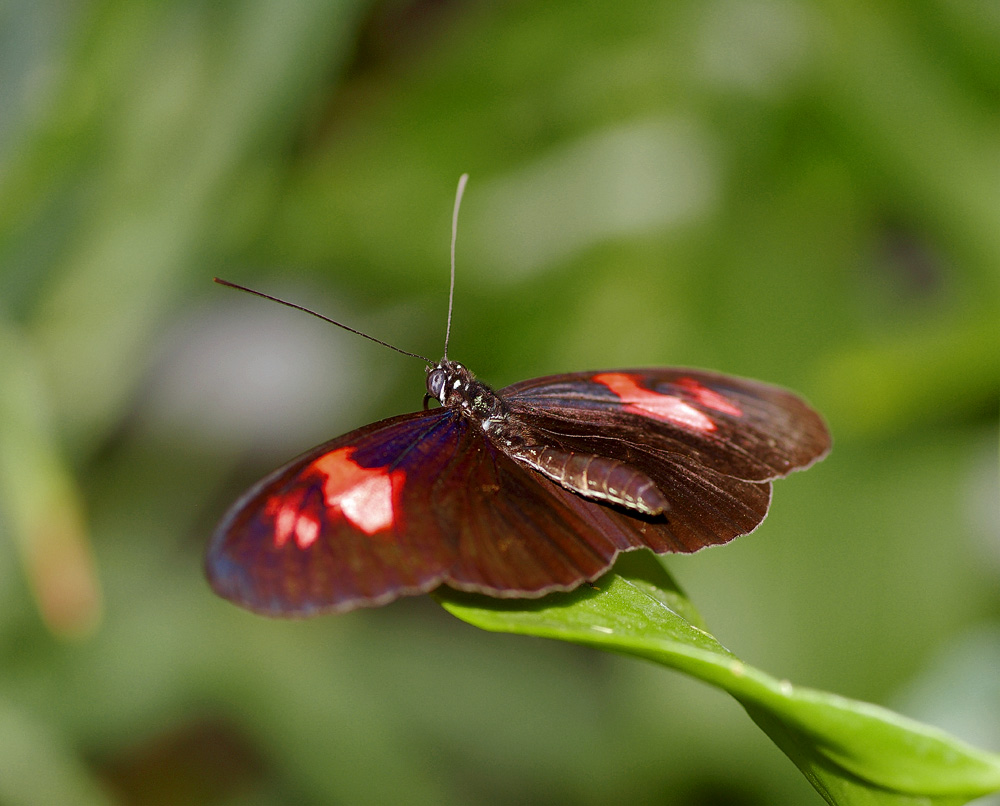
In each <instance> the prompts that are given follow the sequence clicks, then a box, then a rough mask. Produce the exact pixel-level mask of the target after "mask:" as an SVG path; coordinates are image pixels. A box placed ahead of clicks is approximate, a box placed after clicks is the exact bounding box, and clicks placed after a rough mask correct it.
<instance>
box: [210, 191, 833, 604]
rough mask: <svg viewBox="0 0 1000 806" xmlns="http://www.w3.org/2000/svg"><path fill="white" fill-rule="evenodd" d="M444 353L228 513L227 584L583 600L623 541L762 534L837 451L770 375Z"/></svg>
mask: <svg viewBox="0 0 1000 806" xmlns="http://www.w3.org/2000/svg"><path fill="white" fill-rule="evenodd" d="M464 179H465V177H463V181H462V182H461V183H460V185H459V194H458V197H457V199H456V205H455V215H456V216H457V210H458V200H459V199H460V198H461V191H462V188H463V187H464ZM219 282H222V283H223V284H224V285H230V286H233V287H236V288H239V289H241V290H244V291H250V293H254V294H257V295H259V296H265V297H267V296H268V295H266V294H261V293H260V292H256V291H251V290H250V289H247V288H244V287H243V286H237V285H235V284H233V283H228V282H225V281H219ZM453 290H454V219H453V234H452V294H453ZM268 298H270V299H274V298H272V297H268ZM276 301H279V302H284V301H283V300H276ZM284 304H288V305H290V306H291V307H295V308H301V306H298V305H295V304H292V303H287V302H285V303H284ZM450 308H451V303H450V302H449V323H450ZM302 310H307V309H304V308H302ZM309 313H314V312H313V311H309ZM316 315H317V316H320V318H324V319H325V318H326V317H323V316H321V315H319V314H316ZM328 321H332V320H328ZM334 324H338V325H340V323H337V322H335V323H334ZM340 326H341V327H344V326H343V325H340ZM347 329H349V330H352V329H351V328H347ZM449 331H450V326H449ZM353 332H358V331H353ZM360 335H364V336H365V337H366V338H372V337H370V336H367V335H366V334H360ZM372 340H374V341H378V340H377V339H372ZM380 343H383V344H384V342H380ZM445 345H446V346H445V358H443V359H442V360H441V361H438V362H430V361H427V359H423V360H424V361H427V364H428V366H427V377H426V393H425V397H424V409H423V410H422V411H417V412H414V413H411V414H403V415H400V416H397V417H391V418H389V419H386V420H382V421H380V422H377V423H373V424H371V425H368V426H365V427H363V428H359V429H358V430H356V431H352V432H350V433H348V434H345V435H344V436H341V437H338V438H336V439H334V440H332V441H330V442H327V443H325V444H323V445H320V446H318V447H316V448H313V449H312V450H310V451H308V452H306V453H305V454H303V455H301V456H300V457H298V458H297V459H295V460H293V461H292V462H290V463H288V464H287V465H285V466H284V467H281V468H280V469H278V470H276V471H275V472H273V473H272V474H271V475H269V476H267V477H266V478H264V479H263V480H262V481H260V482H258V483H257V484H256V485H254V486H253V487H252V488H251V489H250V490H249V491H248V492H247V493H245V494H244V495H243V496H242V497H241V498H240V499H239V500H238V501H237V502H236V503H235V504H234V505H233V506H232V507H231V508H230V509H229V511H228V512H227V513H226V514H225V516H224V517H223V519H222V521H221V523H220V524H219V526H218V528H217V529H216V531H215V533H214V535H213V536H212V539H211V541H210V544H209V547H208V551H207V555H206V563H205V564H206V572H207V575H208V579H209V581H210V584H211V585H212V587H213V589H214V590H215V591H216V593H218V594H219V595H221V596H223V597H224V598H226V599H229V600H231V601H232V602H235V603H236V604H238V605H240V606H242V607H245V608H247V609H248V610H251V611H254V612H257V613H261V614H264V615H268V616H286V617H304V616H311V615H316V614H320V613H327V612H343V611H347V610H351V609H354V608H357V607H373V606H378V605H383V604H386V603H388V602H391V601H393V600H394V599H397V598H399V597H401V596H408V595H413V594H420V593H425V592H428V591H430V590H433V589H434V588H436V587H438V586H439V585H448V586H450V587H453V588H457V589H460V590H465V591H474V592H478V593H484V594H488V595H490V596H495V597H504V598H510V597H538V596H542V595H544V594H547V593H550V592H553V591H568V590H572V589H574V588H576V587H578V586H579V585H581V584H582V583H584V582H587V581H592V580H595V579H596V578H597V577H599V576H601V575H602V574H603V573H605V572H606V571H607V570H608V569H609V568H610V567H611V565H612V564H613V563H614V560H615V558H616V556H617V555H618V554H619V553H620V552H623V551H631V550H634V549H639V548H648V549H652V550H653V551H654V552H656V553H659V554H663V553H669V552H693V551H697V550H699V549H701V548H704V547H706V546H712V545H719V544H723V543H727V542H729V541H730V540H732V539H733V538H735V537H738V536H740V535H744V534H747V533H749V532H751V531H753V530H754V529H755V528H756V527H757V526H758V525H759V524H760V523H761V521H763V519H764V516H765V515H766V514H767V510H768V506H769V503H770V499H771V481H772V480H773V479H776V478H780V477H782V476H786V475H788V474H789V473H791V472H792V471H794V470H800V469H803V468H806V467H809V466H810V465H811V464H813V463H814V462H816V461H818V460H819V459H821V458H823V457H824V456H825V455H826V453H827V452H828V451H829V449H830V444H831V440H830V434H829V431H828V430H827V427H826V425H825V423H824V422H823V419H822V418H821V417H820V415H819V414H818V413H817V412H816V411H814V410H813V409H812V408H811V407H810V406H809V405H808V404H807V403H805V402H804V401H803V400H802V399H801V398H799V397H798V396H796V395H795V394H793V393H792V392H789V391H787V390H784V389H781V388H779V387H776V386H771V385H768V384H765V383H761V382H759V381H755V380H749V379H743V378H736V377H731V376H727V375H721V374H717V373H714V372H708V371H703V370H693V369H677V368H672V369H624V370H604V371H597V372H576V373H570V374H563V375H552V376H548V377H543V378H536V379H533V380H528V381H522V382H520V383H516V384H514V385H512V386H508V387H506V388H503V389H500V390H494V389H492V388H491V387H490V386H488V385H487V384H485V383H483V382H482V381H480V380H479V379H477V378H476V377H475V376H474V375H473V374H472V372H470V371H469V370H468V369H467V368H466V367H465V366H463V365H462V364H460V363H458V362H456V361H452V360H450V359H448V358H447V336H446V339H445ZM386 346H390V347H391V345H386ZM392 349H396V350H398V348H395V347H393V348H392ZM399 352H405V351H403V350H399ZM407 354H408V355H415V354H413V353H407ZM416 357H418V358H423V357H422V356H416ZM431 400H433V401H437V402H438V403H439V404H440V405H439V406H438V407H435V408H428V406H427V404H428V401H431Z"/></svg>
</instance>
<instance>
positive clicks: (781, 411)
mask: <svg viewBox="0 0 1000 806" xmlns="http://www.w3.org/2000/svg"><path fill="white" fill-rule="evenodd" d="M501 395H503V397H504V399H505V400H506V401H507V402H508V404H509V405H510V406H511V408H512V409H513V410H514V411H515V413H517V414H519V415H521V416H527V417H529V418H530V420H531V423H532V426H533V427H534V428H537V429H540V430H543V431H551V432H552V433H554V434H565V435H567V436H572V437H576V438H584V439H587V440H590V441H591V444H592V445H593V446H594V447H595V448H596V449H598V450H596V451H595V452H598V453H600V454H602V455H606V456H612V457H617V456H618V453H620V452H625V453H628V452H629V451H630V450H631V449H632V448H635V449H637V450H639V451H640V452H641V453H656V454H660V455H664V456H668V457H670V458H671V459H674V458H677V457H683V458H686V459H689V460H691V462H693V463H695V464H696V465H698V466H701V467H706V468H709V469H711V470H715V471H716V472H719V473H722V474H724V475H727V476H731V477H733V478H740V479H745V480H747V481H767V480H769V479H774V478H779V477H781V476H786V475H788V474H789V473H790V472H792V471H793V470H799V469H803V468H806V467H808V466H809V465H811V464H813V462H816V461H818V460H819V459H821V458H822V457H823V456H825V455H826V453H827V452H828V451H829V449H830V434H829V431H828V430H827V428H826V425H825V423H824V422H823V420H822V418H821V417H820V416H819V415H818V414H817V413H816V412H815V411H814V410H813V409H812V408H811V407H810V406H809V405H808V404H807V403H805V402H804V401H803V400H802V399H801V398H799V397H798V396H797V395H795V394H793V393H791V392H789V391H788V390H786V389H782V388H780V387H777V386H771V385H769V384H765V383H761V382H759V381H754V380H749V379H744V378H735V377H732V376H728V375H719V374H717V373H714V372H705V371H703V370H688V369H640V370H635V369H632V370H606V371H602V372H578V373H572V374H567V375H554V376H550V377H545V378H536V379H534V380H530V381H523V382H521V383H517V384H514V385H513V386H508V387H506V388H505V389H503V390H502V391H501ZM601 446H604V447H603V448H602V447H601ZM663 489H664V492H668V493H669V487H665V488H663Z"/></svg>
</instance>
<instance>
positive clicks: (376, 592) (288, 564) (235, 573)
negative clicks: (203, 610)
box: [206, 409, 463, 616]
mask: <svg viewBox="0 0 1000 806" xmlns="http://www.w3.org/2000/svg"><path fill="white" fill-rule="evenodd" d="M461 428H463V423H461V422H460V421H458V420H456V419H455V418H454V417H452V416H451V413H450V412H448V411H445V410H443V409H437V410H435V411H431V412H419V413H415V414H408V415H403V416H400V417H394V418H391V419H389V420H383V421H382V422H379V423H375V424H373V425H369V426H366V427H365V428H361V429H359V430H357V431H354V432H352V433H350V434H345V435H344V436H342V437H339V438H337V439H335V440H333V441H331V442H328V443H326V444H324V445H321V446H319V447H317V448H314V449H313V450H311V451H309V452H308V453H306V454H303V455H302V456H300V457H299V458H298V459H295V460H294V461H292V462H291V463H289V464H288V465H286V466H284V467H282V468H281V469H279V470H277V471H276V472H274V473H272V474H271V475H270V476H268V477H267V478H265V479H263V480H262V481H261V482H259V483H258V484H256V485H255V486H254V487H253V488H252V489H250V490H249V491H248V492H247V493H246V494H245V495H244V496H243V497H242V498H241V499H240V500H239V501H237V502H236V503H235V504H234V505H233V506H232V508H230V510H229V512H228V513H227V514H226V515H225V517H224V518H223V520H222V522H221V523H220V524H219V526H218V528H217V529H216V531H215V534H214V535H213V537H212V541H211V543H210V544H209V548H208V553H207V556H206V570H207V573H208V577H209V581H210V582H211V584H212V587H213V588H214V589H215V591H216V592H217V593H218V594H219V595H221V596H224V597H225V598H227V599H230V600H232V601H234V602H236V603H237V604H240V605H242V606H243V607H246V608H248V609H250V610H254V611H256V612H259V613H264V614H268V615H302V616H305V615H311V614H314V613H320V612H326V611H335V610H348V609H350V608H352V607H357V606H363V605H377V604H381V603H385V602H388V601H391V600H392V599H395V598H396V597H398V596H402V595H405V594H410V593H420V592H423V591H427V590H430V589H432V588H434V587H435V586H436V585H438V584H439V583H440V582H441V580H442V579H443V578H444V577H445V576H446V574H447V572H448V569H449V568H450V567H451V566H452V565H453V563H454V561H455V557H456V554H455V541H454V539H451V538H450V536H449V535H448V534H446V533H442V530H441V529H440V527H439V524H438V519H437V518H436V517H435V514H434V511H433V509H432V508H430V507H427V506H425V505H424V504H425V500H426V496H427V494H428V493H429V490H428V489H426V487H427V482H426V481H425V479H427V478H433V477H434V475H435V474H437V473H440V472H441V471H442V470H443V469H444V467H445V466H446V465H447V464H448V462H449V461H450V458H451V452H450V451H449V450H448V447H449V444H450V443H452V442H454V441H455V439H456V436H457V435H456V433H455V432H456V430H460V429H461ZM415 558H418V559H416V560H415Z"/></svg>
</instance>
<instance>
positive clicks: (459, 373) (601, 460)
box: [427, 359, 670, 515]
mask: <svg viewBox="0 0 1000 806" xmlns="http://www.w3.org/2000/svg"><path fill="white" fill-rule="evenodd" d="M427 393H428V395H429V396H430V397H433V398H435V399H437V400H438V401H439V402H440V403H441V405H442V406H445V407H446V408H449V409H452V410H455V411H457V412H459V413H460V414H462V415H464V416H466V417H469V418H470V419H472V420H473V421H474V422H475V423H476V424H477V425H478V426H479V428H481V429H482V430H483V432H484V433H485V434H486V436H487V438H488V439H489V440H490V441H491V442H492V443H493V444H494V445H496V447H497V448H499V449H500V450H501V451H502V452H503V453H505V454H507V455H508V456H510V457H511V458H512V459H514V460H515V461H517V462H520V463H521V464H523V465H527V466H528V467H530V468H532V469H533V470H535V471H537V472H539V473H541V474H543V475H544V476H547V477H548V478H550V479H552V480H553V481H555V482H557V483H558V484H559V485H560V486H562V487H564V488H566V489H567V490H571V491H573V492H575V493H577V494H579V495H582V496H584V497H586V498H593V499H597V500H599V501H605V502H607V503H610V504H617V505H619V506H623V507H625V508H627V509H630V510H634V511H636V512H639V513H641V514H644V515H659V514H661V513H663V512H665V511H666V510H667V509H669V507H670V503H669V501H668V500H667V498H666V497H665V496H664V494H663V493H662V492H661V491H660V490H659V489H658V488H657V487H656V485H655V484H654V483H653V481H652V479H650V478H649V477H648V476H647V475H646V474H645V473H642V472H641V471H639V470H637V469H635V468H633V467H630V466H629V465H627V464H625V463H623V462H620V461H617V460H615V459H608V458H605V457H602V456H597V455H594V454H592V453H589V452H577V451H573V450H566V449H564V448H561V447H559V446H557V445H553V444H551V440H547V439H546V438H545V435H543V434H541V433H538V432H537V431H535V430H533V429H532V428H531V426H529V425H528V424H527V423H525V422H524V421H522V420H521V419H519V418H518V417H517V416H515V415H514V414H513V413H512V412H511V410H510V407H509V406H508V405H507V404H506V403H505V402H504V400H503V398H502V397H501V396H500V395H499V394H498V393H497V392H496V391H495V390H494V389H493V388H492V387H490V386H489V385H487V384H485V383H483V382H482V381H480V380H478V379H477V378H476V376H475V375H473V374H472V372H471V371H470V370H469V369H467V368H466V367H465V366H463V365H462V364H459V363H458V362H456V361H449V360H448V359H442V360H441V361H440V362H438V364H437V365H436V366H434V367H431V368H429V369H428V373H427Z"/></svg>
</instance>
